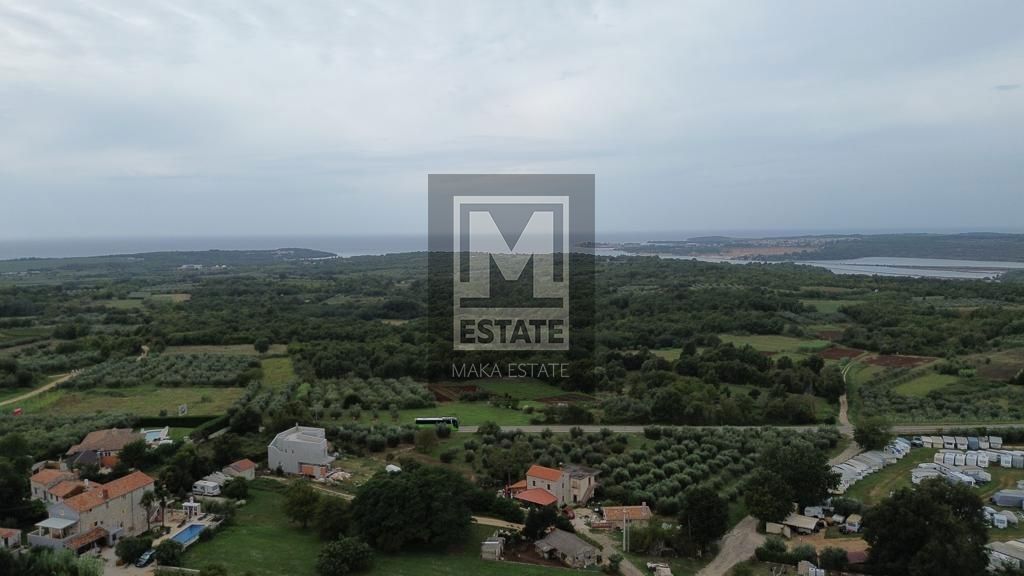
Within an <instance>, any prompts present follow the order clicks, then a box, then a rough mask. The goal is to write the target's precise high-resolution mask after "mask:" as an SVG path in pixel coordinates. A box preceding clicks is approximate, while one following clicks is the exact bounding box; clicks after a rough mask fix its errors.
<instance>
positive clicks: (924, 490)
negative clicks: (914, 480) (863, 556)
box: [864, 479, 988, 576]
mask: <svg viewBox="0 0 1024 576" xmlns="http://www.w3.org/2000/svg"><path fill="white" fill-rule="evenodd" d="M982 506H983V503H982V501H981V498H980V497H979V496H978V494H977V493H975V492H974V491H972V490H971V489H970V488H967V487H966V486H964V485H962V484H957V485H953V484H950V483H948V482H946V481H945V480H941V479H932V480H926V481H924V482H922V483H921V484H919V485H917V486H916V487H915V488H902V489H900V490H897V491H896V493H895V494H893V495H892V496H891V497H890V498H887V499H885V500H883V501H882V502H881V503H880V504H878V505H877V506H875V507H873V508H871V509H869V510H868V511H867V512H866V513H865V514H864V540H865V541H867V543H868V544H869V545H870V546H871V548H870V556H869V558H868V562H869V564H870V565H871V566H872V567H873V568H874V569H875V570H876V571H877V573H880V574H906V575H907V576H980V575H983V574H985V569H986V566H988V555H987V554H986V550H985V545H986V544H987V543H988V529H987V527H986V526H985V521H984V519H983V517H982V511H981V509H982Z"/></svg>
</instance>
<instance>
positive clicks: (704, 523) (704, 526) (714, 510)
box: [680, 487, 729, 555]
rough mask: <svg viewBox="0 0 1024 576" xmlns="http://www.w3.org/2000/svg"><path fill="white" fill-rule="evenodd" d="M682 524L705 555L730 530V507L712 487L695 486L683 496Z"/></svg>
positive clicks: (691, 539)
mask: <svg viewBox="0 0 1024 576" xmlns="http://www.w3.org/2000/svg"><path fill="white" fill-rule="evenodd" d="M680 525H681V526H682V527H683V529H684V530H685V531H686V535H687V537H688V538H689V539H690V541H691V542H693V543H694V544H695V545H696V546H697V548H698V550H699V551H700V553H701V555H703V554H704V552H707V550H708V548H710V546H711V544H712V543H714V542H715V541H717V540H718V539H719V538H721V537H722V536H724V535H725V532H726V530H728V527H729V507H728V505H727V504H726V503H725V501H724V500H722V499H721V498H720V497H719V496H718V493H717V492H715V491H714V490H712V489H711V488H707V487H698V488H694V489H692V490H689V491H687V492H686V494H685V495H684V497H683V506H682V510H681V512H680Z"/></svg>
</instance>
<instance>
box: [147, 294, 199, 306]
mask: <svg viewBox="0 0 1024 576" xmlns="http://www.w3.org/2000/svg"><path fill="white" fill-rule="evenodd" d="M149 299H150V300H152V301H153V302H160V303H164V304H180V303H182V302H188V301H189V300H191V299H192V295H191V294H153V295H152V296H150V297H149Z"/></svg>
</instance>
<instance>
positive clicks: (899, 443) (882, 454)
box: [832, 438, 911, 494]
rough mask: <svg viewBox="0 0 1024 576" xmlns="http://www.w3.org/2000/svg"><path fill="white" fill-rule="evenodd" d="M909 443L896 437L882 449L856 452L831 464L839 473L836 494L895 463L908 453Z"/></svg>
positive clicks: (842, 492)
mask: <svg viewBox="0 0 1024 576" xmlns="http://www.w3.org/2000/svg"><path fill="white" fill-rule="evenodd" d="M910 449H911V444H910V442H909V441H908V440H906V439H904V438H897V439H896V440H894V441H893V442H892V443H891V444H889V445H888V446H886V447H885V448H884V449H883V450H872V451H870V452H864V453H863V454H858V455H856V456H854V457H853V458H850V459H849V460H847V461H846V462H843V463H842V464H836V465H834V466H832V471H833V472H836V473H838V474H839V487H838V488H837V489H836V490H835V493H837V494H844V493H845V492H846V491H847V490H848V489H849V488H850V486H853V485H854V484H856V483H857V482H858V481H859V480H860V479H861V478H864V477H865V476H868V475H870V474H872V473H874V472H878V471H879V470H881V469H882V468H885V467H886V466H889V465H890V464H895V463H896V462H898V461H899V460H902V459H903V457H904V456H906V455H907V454H909V453H910Z"/></svg>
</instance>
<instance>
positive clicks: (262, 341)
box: [252, 338, 270, 354]
mask: <svg viewBox="0 0 1024 576" xmlns="http://www.w3.org/2000/svg"><path fill="white" fill-rule="evenodd" d="M252 347H253V348H255V349H256V351H257V352H259V353H260V354H266V353H267V350H270V340H267V339H266V338H257V339H256V341H255V342H253V345H252Z"/></svg>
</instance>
